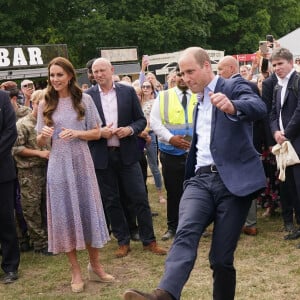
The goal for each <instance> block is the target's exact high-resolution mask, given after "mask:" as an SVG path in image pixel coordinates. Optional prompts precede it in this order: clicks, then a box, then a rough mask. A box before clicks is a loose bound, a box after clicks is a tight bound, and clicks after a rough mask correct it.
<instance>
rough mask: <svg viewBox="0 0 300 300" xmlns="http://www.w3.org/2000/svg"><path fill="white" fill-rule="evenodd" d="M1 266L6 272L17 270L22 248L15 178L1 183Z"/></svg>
mask: <svg viewBox="0 0 300 300" xmlns="http://www.w3.org/2000/svg"><path fill="white" fill-rule="evenodd" d="M0 195H1V197H0V243H1V249H2V262H1V268H2V269H3V271H4V272H5V273H7V272H13V271H17V270H18V267H19V263H20V250H19V243H18V238H17V232H16V222H15V217H14V180H12V181H8V182H4V183H0Z"/></svg>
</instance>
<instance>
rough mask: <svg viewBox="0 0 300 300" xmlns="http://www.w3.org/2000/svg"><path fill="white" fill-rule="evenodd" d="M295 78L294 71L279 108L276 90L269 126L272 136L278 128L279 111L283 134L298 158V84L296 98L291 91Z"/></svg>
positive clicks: (299, 98) (278, 96)
mask: <svg viewBox="0 0 300 300" xmlns="http://www.w3.org/2000/svg"><path fill="white" fill-rule="evenodd" d="M295 76H296V71H295V72H294V73H293V74H292V76H291V77H290V80H289V82H288V85H287V89H286V93H285V98H284V103H283V106H282V108H281V101H280V92H279V90H277V92H276V95H275V99H274V100H273V103H272V110H271V115H270V126H271V131H272V134H273V135H274V132H275V131H278V130H280V128H279V114H280V109H281V110H282V111H281V117H282V123H283V127H284V134H285V136H286V138H287V139H289V140H290V141H291V143H292V145H293V147H294V148H295V150H296V152H297V154H298V156H299V155H300V84H299V88H298V96H297V97H296V96H295V94H294V92H293V91H292V87H293V81H294V78H295Z"/></svg>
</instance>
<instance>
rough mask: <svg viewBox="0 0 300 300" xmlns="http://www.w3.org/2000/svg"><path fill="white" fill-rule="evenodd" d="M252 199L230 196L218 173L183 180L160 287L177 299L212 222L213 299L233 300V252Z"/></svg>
mask: <svg viewBox="0 0 300 300" xmlns="http://www.w3.org/2000/svg"><path fill="white" fill-rule="evenodd" d="M252 197H253V195H250V196H249V197H237V196H235V195H233V194H232V193H230V192H229V191H228V189H227V188H226V187H225V185H224V184H223V182H222V180H221V178H220V176H219V174H218V173H202V174H199V175H196V176H194V177H192V178H190V179H189V180H186V181H185V183H184V193H183V195H182V198H181V201H180V207H179V224H178V228H177V232H176V235H175V239H174V242H173V245H172V247H171V249H170V252H169V254H168V257H167V259H166V263H165V273H164V276H163V278H162V280H161V282H160V284H159V288H161V289H164V290H166V291H168V292H169V293H170V294H172V295H173V297H174V298H175V299H180V295H181V292H182V289H183V287H184V284H185V283H186V281H187V280H188V278H189V276H190V273H191V271H192V269H193V266H194V263H195V260H196V257H197V250H198V245H199V241H200V238H201V235H202V233H203V232H204V230H205V229H206V227H207V226H208V225H210V224H211V223H212V222H213V223H214V228H213V234H212V243H211V249H210V253H209V261H210V267H211V269H212V270H213V282H214V283H213V285H214V286H213V299H215V300H230V299H234V295H235V283H236V272H235V268H234V266H233V261H234V251H235V249H236V246H237V242H238V239H239V236H240V233H241V228H242V226H243V224H244V222H245V220H246V216H247V213H248V210H249V207H250V205H251V201H252Z"/></svg>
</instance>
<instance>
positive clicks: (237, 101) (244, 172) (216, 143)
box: [186, 77, 267, 197]
mask: <svg viewBox="0 0 300 300" xmlns="http://www.w3.org/2000/svg"><path fill="white" fill-rule="evenodd" d="M214 92H215V93H218V92H221V93H224V94H225V95H226V96H227V97H228V98H229V99H231V101H232V102H233V105H234V106H235V108H236V110H237V111H238V115H237V116H236V117H234V119H232V117H231V118H229V117H228V115H227V114H225V113H224V112H222V111H220V110H219V109H217V108H216V107H215V106H213V109H212V121H211V122H212V123H211V124H212V125H211V141H210V151H211V154H212V157H213V160H214V162H215V164H216V166H217V169H218V171H219V175H220V177H221V179H222V181H223V183H224V184H225V186H226V188H227V189H228V190H229V191H230V192H231V193H232V194H234V195H236V196H239V197H243V196H247V195H250V194H252V193H255V192H256V191H258V190H261V189H263V188H264V187H265V186H266V178H265V173H264V169H263V165H262V162H261V160H260V156H259V153H258V152H257V151H256V149H255V147H254V145H253V135H252V130H253V121H256V120H259V119H261V118H263V117H264V116H265V115H266V113H267V109H266V105H265V104H264V102H263V101H262V100H261V98H260V97H259V96H258V95H256V94H255V93H254V92H253V91H252V90H251V88H250V86H249V84H248V83H247V82H246V81H245V80H244V79H243V78H241V77H237V78H231V79H224V78H221V77H220V78H219V79H218V81H217V85H216V88H215V91H214ZM197 107H198V106H196V108H195V109H196V111H195V117H194V135H193V139H192V144H191V149H190V151H189V155H188V158H187V165H186V179H188V178H190V177H192V176H194V175H195V166H196V153H197V149H196V143H197V134H196V120H197V117H198V109H197Z"/></svg>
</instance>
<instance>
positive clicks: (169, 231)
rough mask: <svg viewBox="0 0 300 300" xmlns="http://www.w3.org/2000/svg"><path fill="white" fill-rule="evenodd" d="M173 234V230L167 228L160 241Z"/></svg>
mask: <svg viewBox="0 0 300 300" xmlns="http://www.w3.org/2000/svg"><path fill="white" fill-rule="evenodd" d="M174 236H175V232H174V231H173V230H170V229H169V230H167V231H166V233H165V234H164V235H163V236H162V237H161V240H162V241H167V240H170V239H172V238H173V237H174Z"/></svg>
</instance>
